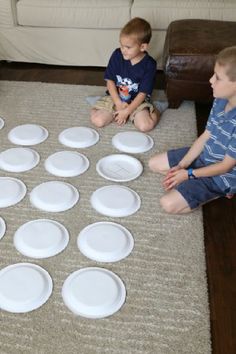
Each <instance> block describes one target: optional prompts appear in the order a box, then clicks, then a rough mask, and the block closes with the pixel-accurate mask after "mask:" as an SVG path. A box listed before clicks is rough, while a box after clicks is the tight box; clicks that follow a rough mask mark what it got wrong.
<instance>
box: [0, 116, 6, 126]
mask: <svg viewBox="0 0 236 354" xmlns="http://www.w3.org/2000/svg"><path fill="white" fill-rule="evenodd" d="M4 124H5V123H4V120H3V119H2V118H1V117H0V129H2V128H3V127H4Z"/></svg>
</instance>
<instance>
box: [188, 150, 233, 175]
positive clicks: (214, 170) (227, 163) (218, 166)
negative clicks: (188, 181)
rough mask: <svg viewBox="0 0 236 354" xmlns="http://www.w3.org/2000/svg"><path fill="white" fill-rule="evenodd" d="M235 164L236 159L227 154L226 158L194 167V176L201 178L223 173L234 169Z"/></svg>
mask: <svg viewBox="0 0 236 354" xmlns="http://www.w3.org/2000/svg"><path fill="white" fill-rule="evenodd" d="M235 165H236V160H235V159H234V158H232V157H230V156H229V155H225V157H224V160H222V161H220V162H216V163H213V164H211V165H208V166H205V167H201V168H197V169H194V176H196V177H197V178H199V177H212V176H219V175H223V174H225V173H227V172H229V171H230V170H232V168H233V167H234V166H235Z"/></svg>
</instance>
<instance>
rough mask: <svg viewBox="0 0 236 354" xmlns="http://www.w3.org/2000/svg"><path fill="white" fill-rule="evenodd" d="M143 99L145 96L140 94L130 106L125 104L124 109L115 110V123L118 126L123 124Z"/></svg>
mask: <svg viewBox="0 0 236 354" xmlns="http://www.w3.org/2000/svg"><path fill="white" fill-rule="evenodd" d="M145 97H146V94H145V93H143V92H140V93H138V94H137V96H136V97H135V99H134V100H133V101H132V102H131V103H130V104H127V106H126V107H122V108H121V109H120V110H117V112H116V113H115V122H116V123H117V124H118V125H122V124H124V123H125V122H126V121H127V119H128V118H129V116H130V115H131V114H132V113H133V111H134V110H135V109H136V108H137V107H138V106H139V105H140V104H141V103H142V102H143V101H144V99H145Z"/></svg>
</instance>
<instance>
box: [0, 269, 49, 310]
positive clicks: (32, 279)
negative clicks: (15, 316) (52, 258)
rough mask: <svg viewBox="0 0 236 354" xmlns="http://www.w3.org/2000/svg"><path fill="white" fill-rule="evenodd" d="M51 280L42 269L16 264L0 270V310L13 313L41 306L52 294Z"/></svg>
mask: <svg viewBox="0 0 236 354" xmlns="http://www.w3.org/2000/svg"><path fill="white" fill-rule="evenodd" d="M52 287H53V284H52V278H51V277H50V275H49V274H48V272H47V271H46V270H45V269H43V268H42V267H40V266H38V265H36V264H32V263H16V264H12V265H10V266H7V267H6V268H3V269H2V270H0V308H1V309H3V310H5V311H9V312H14V313H22V312H29V311H32V310H35V309H37V308H39V307H40V306H42V305H43V304H44V303H45V302H46V301H47V300H48V299H49V297H50V295H51V293H52Z"/></svg>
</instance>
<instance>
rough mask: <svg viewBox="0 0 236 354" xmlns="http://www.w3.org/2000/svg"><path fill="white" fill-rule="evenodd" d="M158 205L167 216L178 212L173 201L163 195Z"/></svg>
mask: <svg viewBox="0 0 236 354" xmlns="http://www.w3.org/2000/svg"><path fill="white" fill-rule="evenodd" d="M160 204H161V206H162V208H163V209H164V210H165V212H166V213H168V214H176V213H177V212H178V211H177V210H176V205H175V204H174V202H173V200H172V199H171V198H169V196H167V195H164V196H163V197H161V199H160Z"/></svg>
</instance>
